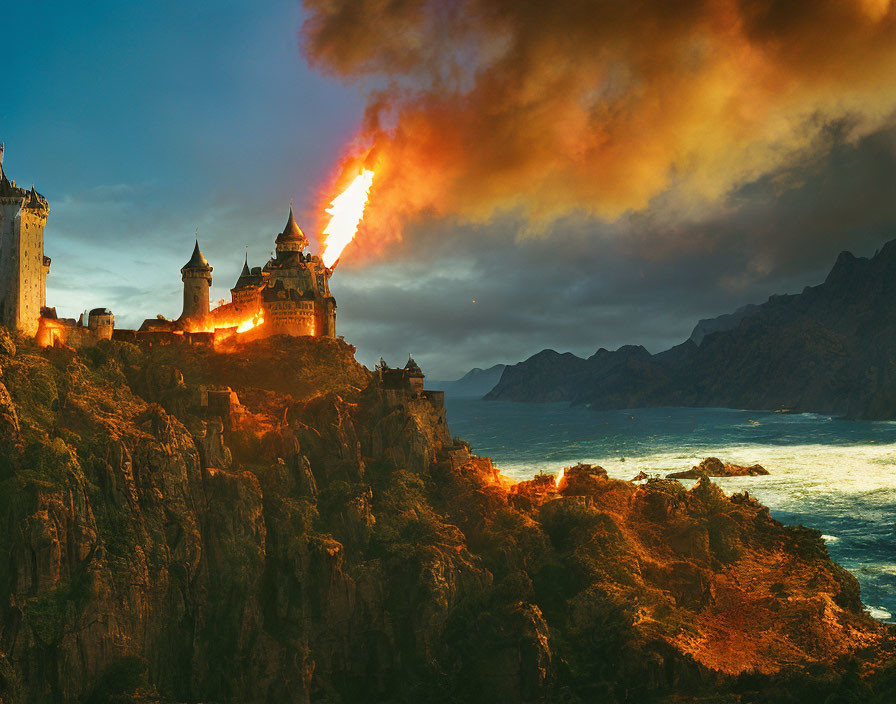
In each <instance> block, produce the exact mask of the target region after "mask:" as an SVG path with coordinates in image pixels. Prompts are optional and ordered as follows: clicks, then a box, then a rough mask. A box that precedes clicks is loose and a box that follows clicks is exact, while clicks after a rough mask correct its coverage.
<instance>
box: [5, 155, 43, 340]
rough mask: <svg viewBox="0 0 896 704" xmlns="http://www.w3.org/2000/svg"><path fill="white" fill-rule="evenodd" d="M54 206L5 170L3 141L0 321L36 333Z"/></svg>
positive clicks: (19, 329)
mask: <svg viewBox="0 0 896 704" xmlns="http://www.w3.org/2000/svg"><path fill="white" fill-rule="evenodd" d="M49 213H50V207H49V205H48V204H47V200H46V199H45V198H44V197H43V196H41V195H40V194H39V193H38V192H37V191H35V190H34V187H33V186H32V187H31V191H30V192H29V191H26V190H25V189H23V188H18V187H17V186H16V184H15V181H10V180H9V179H8V178H7V177H6V174H5V173H4V172H3V146H2V145H0V323H2V324H4V325H6V326H7V327H8V328H10V329H12V330H18V331H20V332H22V333H24V334H26V335H30V336H33V335H36V334H37V328H38V324H39V322H40V315H41V308H43V307H44V306H45V305H46V285H47V284H46V279H47V274H48V273H49V270H50V259H49V258H48V257H45V256H44V226H45V225H46V224H47V217H48V215H49Z"/></svg>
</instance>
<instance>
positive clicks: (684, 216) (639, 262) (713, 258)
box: [333, 123, 896, 377]
mask: <svg viewBox="0 0 896 704" xmlns="http://www.w3.org/2000/svg"><path fill="white" fill-rule="evenodd" d="M849 134H850V130H849V129H848V126H846V125H843V124H839V123H838V124H833V125H828V126H826V127H825V128H824V130H822V134H821V136H820V139H822V140H824V142H825V146H824V149H822V150H818V149H813V150H809V151H808V152H807V153H806V156H805V157H804V158H803V159H802V160H799V161H796V162H794V163H793V164H791V165H788V166H787V167H786V168H782V169H778V170H776V171H775V172H773V173H770V174H767V175H765V176H763V177H762V178H759V179H757V180H755V181H753V182H751V183H748V184H745V185H744V186H742V187H741V188H739V189H737V190H735V191H734V192H732V193H731V194H730V195H729V197H728V198H726V199H725V200H724V201H723V202H721V203H719V204H717V205H716V206H714V207H712V208H710V209H709V210H702V209H701V210H699V211H698V212H699V213H700V215H699V216H694V215H692V214H691V211H688V210H684V211H682V210H681V209H680V208H676V207H675V206H673V205H671V204H670V203H668V202H665V201H662V200H661V201H660V202H656V203H654V204H653V205H652V206H651V207H649V208H647V209H645V210H644V211H641V212H638V213H633V214H628V215H626V216H625V217H623V218H621V219H620V220H618V221H616V222H614V223H610V224H608V223H601V222H595V221H593V220H590V219H587V218H573V217H568V218H565V219H564V220H562V221H560V222H558V223H556V224H555V226H554V227H553V228H552V230H551V232H550V233H548V234H547V235H546V236H543V237H540V238H532V237H523V238H518V236H517V235H518V233H519V232H520V230H521V229H523V228H525V222H523V221H520V220H510V219H505V220H503V221H501V222H496V223H493V224H492V225H490V226H488V228H487V230H486V229H484V228H483V227H474V226H470V225H452V224H451V223H448V222H444V221H443V222H440V223H436V224H434V223H430V224H428V225H426V226H424V225H418V226H417V227H416V228H415V229H414V231H413V232H411V233H409V235H408V237H406V238H405V240H404V241H403V242H400V243H395V244H394V245H393V246H392V247H389V248H388V249H387V250H386V256H385V257H384V258H383V259H382V260H381V261H380V263H379V264H377V265H375V266H367V267H362V266H360V265H357V264H354V265H353V264H352V261H353V260H352V258H351V256H347V257H346V260H345V261H346V262H347V264H345V265H340V268H339V269H337V274H336V276H335V277H334V279H333V288H334V291H335V292H336V295H337V297H338V300H339V305H340V328H341V331H342V332H345V334H346V335H347V336H348V337H349V339H350V340H351V341H352V342H353V343H355V344H357V345H358V347H359V354H360V356H361V357H362V359H364V361H366V362H368V363H371V362H372V361H374V360H375V359H376V358H377V357H378V356H379V355H380V354H385V355H386V356H387V359H388V360H389V361H390V362H391V361H396V360H398V359H399V358H401V357H404V356H405V355H406V354H407V353H408V352H414V353H415V356H416V357H418V358H419V359H420V361H421V362H422V363H423V364H424V367H425V368H428V371H430V372H431V373H432V374H434V375H436V376H438V377H452V376H454V375H457V374H459V373H462V372H463V371H465V370H466V369H468V368H470V367H472V366H483V365H487V364H492V363H495V362H514V361H518V360H520V359H523V358H525V357H527V356H528V355H530V354H533V353H535V352H538V351H539V350H541V349H543V348H554V349H557V350H559V351H565V350H572V351H574V352H576V353H578V354H586V355H587V354H591V353H593V352H594V350H596V349H597V348H598V347H600V346H605V347H608V348H615V347H617V346H619V345H621V344H626V343H635V344H644V345H645V346H646V347H647V348H648V349H650V350H651V351H653V352H657V351H660V350H662V349H665V348H667V347H669V346H671V345H673V344H676V343H678V342H681V341H682V340H684V339H685V338H686V337H687V336H688V334H689V333H690V330H691V328H692V327H693V325H694V324H695V323H696V322H697V320H698V319H700V318H702V317H708V316H715V315H718V314H721V313H725V312H730V311H732V310H734V309H735V308H737V307H739V306H741V305H743V304H745V303H749V302H762V301H764V300H765V299H766V298H767V297H768V296H769V295H770V294H773V293H784V292H791V293H792V292H798V291H800V290H801V289H802V288H803V287H804V286H805V285H810V284H816V283H820V282H821V281H822V280H823V279H824V276H825V275H826V273H827V271H828V270H829V268H830V267H831V265H832V264H833V261H834V259H835V258H836V256H837V254H838V253H839V252H840V251H841V250H843V249H850V250H852V251H854V252H855V253H857V254H864V255H870V254H873V252H874V250H875V249H876V248H878V247H879V246H880V245H881V244H882V243H883V242H885V241H886V240H887V239H890V238H893V237H896V199H894V198H893V194H894V193H896V128H887V129H884V130H880V131H878V132H876V133H874V134H872V135H869V136H868V137H865V138H863V139H860V140H858V141H851V140H850V139H849V138H848V135H849ZM819 154H823V156H818V155H819ZM672 243H674V246H672ZM473 299H476V303H475V304H474V303H473V302H472V301H473Z"/></svg>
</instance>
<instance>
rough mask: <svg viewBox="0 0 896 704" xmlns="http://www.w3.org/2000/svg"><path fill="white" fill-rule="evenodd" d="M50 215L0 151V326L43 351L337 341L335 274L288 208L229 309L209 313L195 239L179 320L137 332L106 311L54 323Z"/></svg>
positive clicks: (205, 274) (206, 267)
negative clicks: (49, 296) (47, 241)
mask: <svg viewBox="0 0 896 704" xmlns="http://www.w3.org/2000/svg"><path fill="white" fill-rule="evenodd" d="M49 212H50V208H49V204H48V203H47V200H46V198H44V197H43V196H42V195H40V194H39V193H38V192H37V191H36V190H35V189H34V187H33V186H32V187H31V190H30V191H28V190H25V189H24V188H20V187H18V186H17V185H16V183H15V181H10V180H9V179H8V178H7V177H6V174H5V173H4V171H3V145H2V144H0V324H3V325H6V326H7V327H8V328H10V329H12V330H17V331H19V332H21V333H23V334H25V335H29V336H34V337H36V339H37V341H38V343H39V344H41V345H54V344H67V345H69V346H72V347H80V346H82V345H88V344H95V343H96V342H98V341H99V340H101V339H111V338H115V339H121V340H130V341H134V342H148V343H150V344H154V343H170V342H176V341H186V342H189V343H191V344H195V343H197V342H198V343H208V344H212V343H214V342H216V341H219V340H223V339H227V338H229V337H232V336H234V335H240V336H241V339H257V338H260V337H267V336H270V335H294V336H302V335H310V336H315V337H335V336H336V300H335V299H334V298H333V296H332V294H331V293H330V285H329V281H330V276H331V275H332V273H333V270H332V269H331V268H328V267H327V266H325V265H324V263H323V261H322V260H321V258H320V256H318V255H316V254H311V253H309V252H307V251H306V250H307V249H308V238H307V237H306V236H305V233H304V232H302V229H301V228H300V227H299V225H298V223H297V222H296V219H295V216H294V215H293V211H292V207H290V209H289V217H288V218H287V220H286V226H285V227H284V228H283V231H282V232H280V233H279V234H278V235H277V236H276V239H275V241H274V243H275V248H276V253H275V254H274V256H272V257H271V258H270V259H269V260H268V261H267V263H265V264H264V265H263V266H260V267H251V268H250V267H249V259H248V255H247V257H246V260H245V262H244V264H243V268H242V271H241V272H240V273H239V276H238V277H237V279H236V283H235V284H234V286H233V288H232V289H231V290H230V293H231V300H230V302H228V303H222V304H220V305H218V306H217V307H215V308H212V307H211V305H210V300H209V298H210V290H211V285H212V271H213V267H212V266H211V265H210V264H209V262H208V260H207V259H206V258H205V256H203V254H202V251H201V250H200V248H199V241H198V238H197V241H196V244H195V246H194V248H193V254H192V256H191V257H190V259H189V261H187V263H186V264H184V266H183V267H182V268H181V270H180V273H181V281H182V282H183V308H182V311H181V315H180V317H179V318H177V319H176V320H169V319H167V318H162V317H157V318H151V319H148V320H146V321H144V323H143V325H142V326H141V327H140V329H139V330H136V331H135V330H120V329H115V318H114V316H113V315H112V312H111V311H109V310H107V309H106V308H95V309H93V310H91V311H90V313H89V314H88V313H86V312H85V313H84V314H82V315H81V316H80V317H79V318H78V319H77V320H75V319H73V318H59V317H58V316H57V314H56V309H55V308H49V307H47V305H46V282H47V274H48V273H49V270H50V259H49V257H46V256H44V249H43V232H44V226H45V225H46V223H47V217H48V215H49ZM85 318H86V319H85Z"/></svg>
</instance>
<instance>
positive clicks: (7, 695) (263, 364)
mask: <svg viewBox="0 0 896 704" xmlns="http://www.w3.org/2000/svg"><path fill="white" fill-rule="evenodd" d="M370 377H371V375H370V374H369V373H368V372H367V370H365V369H364V368H363V367H361V366H360V365H358V364H357V363H356V362H355V361H354V358H353V349H352V348H351V347H349V346H348V345H345V344H344V343H341V342H339V341H334V340H314V339H307V340H305V339H270V340H266V341H260V342H256V343H251V344H249V345H246V346H245V347H242V348H239V349H237V350H233V351H232V352H230V353H226V354H224V353H215V352H213V351H209V350H201V349H193V348H187V347H162V348H156V349H138V348H136V347H134V346H131V345H127V344H120V343H103V344H101V345H100V346H98V347H96V348H91V349H85V350H82V351H81V352H80V353H79V354H76V353H74V352H72V351H70V350H65V349H55V350H43V351H38V350H36V349H35V348H33V347H31V346H30V345H29V344H28V343H24V342H19V344H18V345H15V344H14V343H13V341H12V340H10V339H9V336H8V335H6V334H5V331H0V526H2V530H0V556H2V559H0V589H2V590H3V594H2V600H0V702H2V703H3V704H13V703H22V702H37V703H43V702H47V703H49V702H64V701H72V702H111V701H117V702H124V701H132V702H137V701H140V702H150V701H170V702H175V701H181V702H187V701H190V702H193V701H203V702H246V703H256V702H257V703H259V704H261V703H263V702H265V703H266V702H308V701H330V702H354V701H358V702H360V701H365V702H368V701H408V702H412V701H413V702H416V701H486V700H487V701H506V702H536V701H557V700H558V699H562V700H564V701H570V702H575V701H607V702H613V701H620V702H622V701H653V700H656V699H658V698H659V697H672V698H674V697H678V696H687V697H693V696H702V695H704V694H706V693H708V692H718V691H726V692H731V693H733V694H732V696H738V697H739V696H745V697H753V696H754V695H755V696H760V695H761V696H762V697H767V699H763V701H765V700H767V701H803V699H799V698H796V697H799V696H803V695H805V694H806V693H807V692H809V693H811V692H815V691H819V692H822V691H823V692H830V691H840V690H842V691H844V692H849V691H852V690H853V689H855V688H856V687H860V688H864V689H863V690H862V691H865V690H867V691H869V692H876V693H883V694H881V696H883V695H884V694H886V693H888V692H892V691H893V690H892V689H890V687H891V685H892V678H890V676H889V674H888V672H887V671H886V670H885V669H882V668H881V667H880V664H879V663H880V662H881V660H882V657H883V655H882V653H885V652H887V649H888V647H889V646H888V640H887V639H888V638H889V636H888V634H887V632H886V631H885V630H884V628H883V627H882V626H879V625H877V624H875V623H874V622H873V621H871V620H869V619H868V618H867V617H866V616H865V615H864V613H863V611H862V609H861V604H860V601H859V593H858V585H857V583H856V581H855V579H853V578H852V577H851V576H850V575H849V574H848V573H846V572H845V571H843V570H841V569H840V568H838V567H837V566H836V565H834V564H833V563H831V561H830V560H829V559H828V557H827V554H826V551H825V548H824V545H823V543H822V541H821V539H820V536H819V535H818V534H817V533H816V532H815V531H812V530H809V529H805V528H786V527H784V526H781V525H780V524H778V523H777V522H775V521H773V520H772V519H770V518H769V516H768V512H767V511H766V510H765V509H764V508H763V507H762V506H760V505H758V504H757V503H756V502H755V501H753V500H752V499H750V498H749V497H748V496H746V495H740V496H733V497H726V496H724V495H723V494H722V493H721V491H719V489H718V488H717V487H715V485H713V484H711V483H709V482H708V481H701V482H700V483H699V484H698V485H697V486H696V487H695V488H693V489H691V490H690V491H686V490H685V489H684V487H683V486H682V485H681V484H679V483H677V482H674V481H658V482H648V483H647V484H645V485H640V486H639V485H636V484H632V483H628V482H620V481H616V480H611V479H608V478H607V477H606V474H605V473H604V472H602V471H601V470H600V469H599V468H594V467H577V468H572V469H570V470H569V471H568V472H567V474H566V477H565V478H564V479H563V480H562V481H561V482H560V484H559V486H558V485H556V484H555V483H554V479H553V477H536V478H535V479H534V480H533V481H531V482H525V483H522V484H518V485H511V483H510V482H508V481H507V480H505V479H503V478H502V477H501V476H500V475H499V474H498V473H497V472H496V471H495V469H494V468H493V467H492V466H491V463H490V461H488V460H487V459H480V458H475V457H471V456H470V455H469V452H468V448H467V446H465V445H464V444H463V443H461V442H459V441H454V440H452V438H451V436H450V434H449V432H448V428H447V425H446V423H445V417H444V413H443V411H441V409H439V408H437V407H434V406H433V405H431V404H430V403H429V402H428V401H426V400H424V399H405V401H404V402H402V403H399V404H396V403H394V402H393V400H390V399H388V398H386V396H385V395H384V394H382V393H381V392H380V391H379V390H378V389H377V388H376V386H375V385H372V384H371V383H370V382H371V378H370ZM224 386H228V387H230V388H231V389H233V391H234V392H235V393H236V395H237V396H238V398H239V404H238V405H237V404H235V403H233V401H234V398H233V396H232V395H230V394H228V393H227V392H226V391H225V390H224V389H223V388H222V387H224ZM222 399H225V400H228V399H229V403H224V402H222ZM222 403H223V405H222ZM785 680H786V681H787V682H788V683H789V684H788V685H787V686H785V687H781V686H780V683H781V682H782V681H785ZM672 700H673V699H669V701H672ZM730 701H738V700H737V699H731V700H730ZM743 701H757V699H755V698H752V699H751V698H747V699H743ZM881 701H883V700H881Z"/></svg>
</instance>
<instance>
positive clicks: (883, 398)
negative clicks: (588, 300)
mask: <svg viewBox="0 0 896 704" xmlns="http://www.w3.org/2000/svg"><path fill="white" fill-rule="evenodd" d="M735 320H736V324H733V321H735ZM713 321H718V322H717V323H712V324H710V323H707V321H705V320H704V321H700V323H698V324H697V326H696V327H695V329H694V331H695V332H694V333H692V335H691V337H690V338H689V339H688V340H685V342H683V343H681V344H680V345H677V346H675V347H672V348H670V349H668V350H665V351H663V352H660V353H657V354H653V355H651V354H650V353H648V352H647V351H646V350H644V348H643V347H641V348H637V347H633V346H631V345H627V346H623V347H620V348H619V349H618V350H615V351H613V352H610V351H607V350H603V349H601V350H598V351H597V352H595V354H594V355H592V356H591V357H589V358H587V359H583V358H581V357H576V356H575V355H571V354H570V353H566V355H560V354H559V353H554V355H556V356H551V355H548V356H547V357H546V356H544V352H541V353H538V354H536V355H533V356H532V357H530V358H529V359H527V360H525V361H523V362H520V363H519V364H516V365H510V366H508V367H507V368H506V369H505V371H504V373H503V374H502V376H501V380H500V381H499V382H498V384H497V385H496V386H495V388H494V389H492V390H491V391H490V392H489V393H488V394H487V395H486V397H485V398H486V399H489V400H506V401H567V402H570V403H574V404H585V405H588V406H590V407H592V408H595V409H618V408H637V407H661V406H691V407H698V406H703V407H729V408H746V409H755V410H781V409H787V410H793V411H807V412H818V413H830V414H837V415H844V416H846V417H850V418H864V419H890V418H894V417H896V366H894V364H893V362H892V361H891V359H890V354H889V350H890V349H893V346H894V345H896V240H892V241H890V242H887V243H886V244H885V245H884V246H883V247H882V248H881V249H880V250H878V251H877V252H876V253H875V255H874V256H873V257H870V258H868V257H856V256H854V255H853V254H852V253H850V252H842V253H841V254H840V255H839V256H838V257H837V259H836V261H835V263H834V265H833V267H832V268H831V271H830V272H829V273H828V275H827V277H826V278H825V280H824V281H823V282H822V283H820V284H818V285H816V286H807V287H806V288H805V289H803V291H802V292H801V293H798V294H784V295H772V296H770V297H769V299H768V300H767V301H766V302H765V303H763V304H760V305H755V306H753V307H750V306H744V307H742V308H740V309H738V311H736V312H735V313H734V314H726V315H723V316H719V318H716V319H713ZM710 322H712V321H710ZM698 331H700V334H699V335H696V336H697V337H699V339H700V343H699V344H697V342H696V341H695V339H694V338H695V334H696V333H697V332H698Z"/></svg>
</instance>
